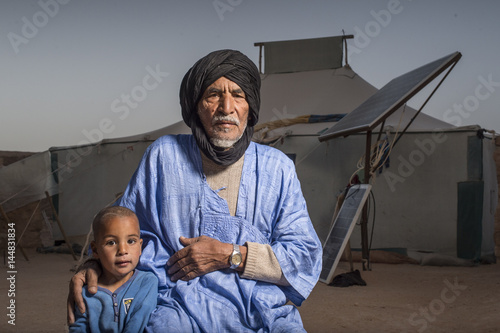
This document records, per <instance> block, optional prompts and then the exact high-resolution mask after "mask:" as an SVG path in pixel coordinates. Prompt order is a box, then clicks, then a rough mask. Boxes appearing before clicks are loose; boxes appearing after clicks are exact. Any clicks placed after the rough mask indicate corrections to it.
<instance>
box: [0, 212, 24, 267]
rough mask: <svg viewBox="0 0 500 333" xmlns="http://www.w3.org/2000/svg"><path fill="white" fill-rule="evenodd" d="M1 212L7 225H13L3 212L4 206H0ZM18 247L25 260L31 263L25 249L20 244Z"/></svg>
mask: <svg viewBox="0 0 500 333" xmlns="http://www.w3.org/2000/svg"><path fill="white" fill-rule="evenodd" d="M0 212H1V213H2V216H3V218H4V219H5V221H6V222H7V224H11V223H12V222H11V221H10V219H9V217H8V216H7V213H5V211H4V210H3V207H2V205H0ZM21 236H22V235H21ZM17 247H18V248H19V249H20V250H21V253H22V254H23V257H24V259H26V261H29V259H28V256H27V255H26V252H24V249H23V247H22V246H21V244H19V242H18V243H17Z"/></svg>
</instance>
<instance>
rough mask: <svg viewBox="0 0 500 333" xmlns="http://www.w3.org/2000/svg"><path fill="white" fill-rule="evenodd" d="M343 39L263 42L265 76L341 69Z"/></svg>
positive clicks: (327, 38) (326, 38) (339, 37)
mask: <svg viewBox="0 0 500 333" xmlns="http://www.w3.org/2000/svg"><path fill="white" fill-rule="evenodd" d="M342 42H343V37H342V36H337V37H324V38H311V39H299V40H288V41H278V42H265V43H262V45H264V62H265V72H266V74H276V73H289V72H303V71H311V70H320V69H325V68H339V67H342Z"/></svg>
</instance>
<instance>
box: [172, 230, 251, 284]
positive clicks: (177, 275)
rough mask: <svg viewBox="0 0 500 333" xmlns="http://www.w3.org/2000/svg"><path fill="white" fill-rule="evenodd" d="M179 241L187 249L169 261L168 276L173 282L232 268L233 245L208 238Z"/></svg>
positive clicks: (180, 251) (183, 238)
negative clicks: (230, 259)
mask: <svg viewBox="0 0 500 333" xmlns="http://www.w3.org/2000/svg"><path fill="white" fill-rule="evenodd" d="M179 240H180V242H181V243H182V245H184V246H185V248H183V249H182V250H179V251H177V252H176V253H175V254H174V255H173V256H172V257H170V259H169V260H168V261H167V266H169V267H170V268H169V269H168V274H170V275H171V280H172V281H174V282H175V281H177V280H182V281H189V280H192V279H194V278H195V277H198V276H202V275H204V274H207V273H210V272H213V271H217V270H220V269H224V268H228V267H229V266H230V265H229V256H230V255H231V253H233V245H232V244H227V243H222V242H219V241H218V240H216V239H214V238H211V237H208V236H200V237H196V238H185V237H180V238H179ZM245 254H246V251H245Z"/></svg>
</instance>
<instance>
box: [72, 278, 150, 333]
mask: <svg viewBox="0 0 500 333" xmlns="http://www.w3.org/2000/svg"><path fill="white" fill-rule="evenodd" d="M157 296H158V280H157V279H156V277H155V276H154V274H152V273H150V272H142V271H139V270H137V269H136V270H135V272H134V275H132V276H131V277H130V279H128V281H127V282H125V283H124V284H123V285H121V286H120V287H119V288H118V289H116V290H115V292H114V293H112V292H111V291H109V290H108V289H106V288H102V287H98V290H97V293H96V294H95V295H93V294H91V293H89V291H88V290H87V286H85V287H84V289H83V299H84V301H85V307H86V309H87V311H85V313H81V312H80V311H79V310H78V307H75V308H76V311H75V322H74V323H73V324H71V326H70V327H69V332H70V333H78V332H85V333H87V332H90V333H101V332H129V333H137V332H142V331H144V328H145V327H146V324H147V323H148V320H149V316H150V314H151V312H153V310H154V309H155V308H156V301H157Z"/></svg>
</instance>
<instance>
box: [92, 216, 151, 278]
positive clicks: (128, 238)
mask: <svg viewBox="0 0 500 333" xmlns="http://www.w3.org/2000/svg"><path fill="white" fill-rule="evenodd" d="M141 247H142V239H141V238H140V231H139V223H138V222H137V219H136V218H135V217H128V216H123V217H115V218H112V219H110V220H108V221H106V222H105V223H104V224H103V225H101V228H100V230H99V232H98V234H97V235H96V237H95V241H94V242H92V251H93V253H94V257H96V258H99V260H100V261H101V265H102V268H103V274H104V278H105V279H106V280H107V281H108V282H112V281H113V280H115V281H117V280H121V279H123V278H125V277H127V275H128V274H131V272H132V271H133V270H134V269H135V267H136V266H137V263H138V262H139V257H140V255H141Z"/></svg>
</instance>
